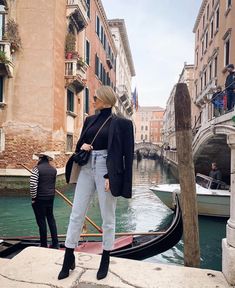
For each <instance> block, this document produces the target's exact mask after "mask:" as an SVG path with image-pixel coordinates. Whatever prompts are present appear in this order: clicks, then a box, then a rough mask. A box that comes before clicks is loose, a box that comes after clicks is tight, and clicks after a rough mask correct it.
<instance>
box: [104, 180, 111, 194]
mask: <svg viewBox="0 0 235 288" xmlns="http://www.w3.org/2000/svg"><path fill="white" fill-rule="evenodd" d="M104 188H105V192H109V190H110V186H109V179H105V183H104Z"/></svg>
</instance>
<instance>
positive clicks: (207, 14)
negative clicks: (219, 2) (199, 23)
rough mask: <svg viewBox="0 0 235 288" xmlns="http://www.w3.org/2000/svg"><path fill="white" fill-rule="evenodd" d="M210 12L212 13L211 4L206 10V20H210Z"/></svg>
mask: <svg viewBox="0 0 235 288" xmlns="http://www.w3.org/2000/svg"><path fill="white" fill-rule="evenodd" d="M209 12H210V6H209V4H208V5H207V8H206V19H207V20H208V18H209Z"/></svg>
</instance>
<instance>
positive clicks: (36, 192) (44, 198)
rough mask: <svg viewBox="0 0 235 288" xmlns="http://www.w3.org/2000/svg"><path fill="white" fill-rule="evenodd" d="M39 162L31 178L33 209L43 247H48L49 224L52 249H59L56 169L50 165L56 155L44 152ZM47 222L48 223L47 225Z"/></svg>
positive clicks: (39, 155)
mask: <svg viewBox="0 0 235 288" xmlns="http://www.w3.org/2000/svg"><path fill="white" fill-rule="evenodd" d="M37 156H38V157H39V161H38V163H37V165H36V166H35V167H34V168H33V171H32V175H31V177H30V194H31V197H32V207H33V211H34V214H35V218H36V221H37V224H38V227H39V233H40V243H41V247H47V223H48V225H49V229H50V232H51V238H52V248H55V249H58V248H59V243H58V236H57V227H56V222H55V218H54V215H53V203H54V197H55V183H56V174H57V171H56V169H55V168H54V167H53V166H51V165H50V163H49V161H52V160H53V158H54V155H51V154H50V153H49V152H43V153H40V154H38V155H37ZM46 220H47V223H46Z"/></svg>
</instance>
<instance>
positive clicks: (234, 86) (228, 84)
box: [225, 64, 235, 111]
mask: <svg viewBox="0 0 235 288" xmlns="http://www.w3.org/2000/svg"><path fill="white" fill-rule="evenodd" d="M226 68H227V71H228V73H229V74H228V76H227V78H226V81H225V89H226V93H227V109H228V111H230V110H232V109H233V107H234V104H235V71H234V65H233V64H229V65H228V66H227V67H226Z"/></svg>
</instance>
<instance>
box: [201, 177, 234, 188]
mask: <svg viewBox="0 0 235 288" xmlns="http://www.w3.org/2000/svg"><path fill="white" fill-rule="evenodd" d="M196 183H197V184H198V185H200V186H202V187H204V188H206V189H219V190H229V185H227V184H226V183H224V182H222V181H219V180H215V179H213V178H211V177H209V176H205V175H202V174H197V175H196Z"/></svg>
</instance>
